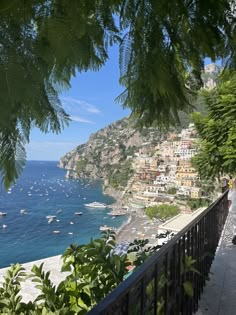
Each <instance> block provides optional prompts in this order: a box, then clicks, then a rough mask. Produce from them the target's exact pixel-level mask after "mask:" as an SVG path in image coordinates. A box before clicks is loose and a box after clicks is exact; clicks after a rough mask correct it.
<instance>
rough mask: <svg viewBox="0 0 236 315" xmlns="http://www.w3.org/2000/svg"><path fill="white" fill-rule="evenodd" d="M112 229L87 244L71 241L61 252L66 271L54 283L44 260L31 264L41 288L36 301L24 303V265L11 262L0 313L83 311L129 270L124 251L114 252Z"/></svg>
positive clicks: (0, 294) (69, 314)
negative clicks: (62, 278) (22, 285)
mask: <svg viewBox="0 0 236 315" xmlns="http://www.w3.org/2000/svg"><path fill="white" fill-rule="evenodd" d="M115 244H116V243H115V233H114V232H111V231H109V232H104V233H103V236H102V238H100V239H95V240H93V239H92V240H91V241H90V243H88V244H87V245H80V246H77V245H71V246H70V247H69V248H68V249H67V250H66V251H65V253H64V255H63V256H62V257H63V267H62V272H65V271H67V272H69V275H68V276H67V277H66V279H65V280H63V281H62V282H61V283H59V285H58V286H55V285H54V284H53V283H52V281H51V280H50V272H45V271H44V270H43V264H41V265H40V266H33V268H32V274H30V275H29V276H27V277H28V278H29V277H30V278H31V279H32V281H33V282H35V283H36V288H38V289H39V290H40V291H41V294H40V295H38V296H37V298H36V299H35V301H34V302H33V303H32V302H29V303H23V302H22V301H21V300H22V297H21V295H20V282H21V281H24V280H25V279H26V274H25V272H24V268H22V267H21V266H20V265H19V264H17V265H13V266H11V268H10V269H9V270H8V271H7V274H6V276H5V278H4V282H3V284H2V286H1V287H0V313H1V314H19V315H28V314H32V315H33V314H34V315H42V314H45V315H48V314H57V315H72V314H80V315H82V314H86V313H87V312H88V311H89V310H90V309H91V308H92V307H93V306H94V305H95V304H97V303H98V302H99V301H100V300H101V299H103V298H104V297H105V296H106V295H107V294H108V293H109V292H111V291H112V290H113V289H114V288H115V287H116V286H117V285H118V284H119V283H120V282H122V281H123V279H124V277H125V275H127V273H128V269H127V267H128V266H129V265H130V262H129V261H128V258H127V254H123V255H122V256H119V255H117V254H116V252H115Z"/></svg>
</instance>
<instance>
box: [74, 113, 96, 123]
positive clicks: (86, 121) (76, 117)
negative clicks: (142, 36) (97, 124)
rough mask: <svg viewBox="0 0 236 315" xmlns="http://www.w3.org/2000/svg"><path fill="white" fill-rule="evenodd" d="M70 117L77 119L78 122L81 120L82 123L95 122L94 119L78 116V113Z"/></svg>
mask: <svg viewBox="0 0 236 315" xmlns="http://www.w3.org/2000/svg"><path fill="white" fill-rule="evenodd" d="M70 119H71V120H72V121H76V122H81V123H86V124H94V122H93V121H91V120H88V119H86V118H83V117H80V116H76V115H71V116H70Z"/></svg>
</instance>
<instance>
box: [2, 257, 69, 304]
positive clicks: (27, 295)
mask: <svg viewBox="0 0 236 315" xmlns="http://www.w3.org/2000/svg"><path fill="white" fill-rule="evenodd" d="M60 257H61V256H54V257H49V258H45V259H40V260H36V261H32V262H29V263H25V264H22V266H23V267H24V268H25V269H26V272H27V273H28V274H29V273H31V269H32V267H33V265H37V266H39V265H40V264H41V263H42V262H43V263H44V267H43V270H44V271H50V279H51V280H52V282H53V283H54V284H56V285H57V284H59V282H61V281H62V280H63V279H65V277H66V276H67V274H68V273H66V272H63V273H61V271H60V270H61V266H62V260H61V258H60ZM7 269H8V268H3V269H0V284H1V283H2V280H3V276H4V275H5V273H6V271H7ZM35 285H37V283H33V282H32V281H31V280H30V279H28V280H26V281H25V282H22V283H21V294H22V300H23V302H25V303H27V302H29V301H34V299H35V298H36V297H37V296H38V295H39V294H40V292H41V291H39V290H38V289H36V288H35Z"/></svg>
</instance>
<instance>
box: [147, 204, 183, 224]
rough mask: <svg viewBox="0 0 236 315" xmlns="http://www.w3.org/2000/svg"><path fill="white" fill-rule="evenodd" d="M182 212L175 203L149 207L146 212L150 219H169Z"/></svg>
mask: <svg viewBox="0 0 236 315" xmlns="http://www.w3.org/2000/svg"><path fill="white" fill-rule="evenodd" d="M179 213H180V209H179V207H177V206H174V205H160V206H153V207H148V208H147V209H146V214H147V216H148V217H149V218H150V219H153V218H158V219H161V220H167V219H170V218H172V217H174V216H175V215H177V214H179Z"/></svg>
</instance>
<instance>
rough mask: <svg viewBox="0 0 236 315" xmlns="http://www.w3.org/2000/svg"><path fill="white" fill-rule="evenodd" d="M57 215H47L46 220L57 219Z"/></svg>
mask: <svg viewBox="0 0 236 315" xmlns="http://www.w3.org/2000/svg"><path fill="white" fill-rule="evenodd" d="M56 217H57V216H56V215H47V216H46V219H56Z"/></svg>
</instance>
